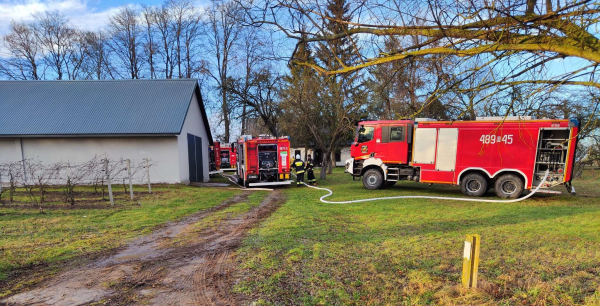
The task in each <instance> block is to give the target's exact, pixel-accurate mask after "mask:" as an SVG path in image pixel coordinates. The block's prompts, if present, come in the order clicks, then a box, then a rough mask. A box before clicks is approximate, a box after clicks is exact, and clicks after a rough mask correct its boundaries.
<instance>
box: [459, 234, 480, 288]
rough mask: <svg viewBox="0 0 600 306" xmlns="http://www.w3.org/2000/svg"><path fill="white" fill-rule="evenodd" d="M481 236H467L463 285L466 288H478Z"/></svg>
mask: <svg viewBox="0 0 600 306" xmlns="http://www.w3.org/2000/svg"><path fill="white" fill-rule="evenodd" d="M480 244H481V237H480V236H479V235H467V237H466V238H465V249H464V252H463V270H462V285H463V287H465V288H477V270H478V269H479V245H480Z"/></svg>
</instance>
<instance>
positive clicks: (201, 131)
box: [177, 93, 209, 183]
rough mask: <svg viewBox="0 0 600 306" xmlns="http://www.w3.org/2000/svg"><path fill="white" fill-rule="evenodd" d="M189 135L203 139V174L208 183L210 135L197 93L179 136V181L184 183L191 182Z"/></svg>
mask: <svg viewBox="0 0 600 306" xmlns="http://www.w3.org/2000/svg"><path fill="white" fill-rule="evenodd" d="M187 134H192V135H195V136H198V137H200V138H202V163H203V166H202V167H203V170H202V172H203V175H204V181H205V182H208V180H209V176H208V164H209V155H208V145H209V139H208V133H207V131H206V129H205V126H204V120H203V118H202V113H201V112H200V106H198V97H196V94H195V93H194V96H193V97H192V101H191V103H190V108H189V109H188V113H187V116H186V118H185V121H184V123H183V129H182V130H181V134H180V135H179V136H177V143H178V146H179V150H178V151H179V180H180V181H181V182H183V183H189V182H190V168H189V167H190V166H189V159H188V143H187Z"/></svg>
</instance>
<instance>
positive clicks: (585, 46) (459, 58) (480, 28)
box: [246, 0, 600, 113]
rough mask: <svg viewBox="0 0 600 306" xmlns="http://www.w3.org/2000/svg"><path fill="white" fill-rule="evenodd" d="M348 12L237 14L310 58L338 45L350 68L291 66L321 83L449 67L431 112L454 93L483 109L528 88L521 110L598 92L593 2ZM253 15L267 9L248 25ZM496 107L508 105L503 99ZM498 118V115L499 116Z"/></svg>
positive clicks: (431, 1) (358, 4)
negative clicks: (550, 98) (562, 90)
mask: <svg viewBox="0 0 600 306" xmlns="http://www.w3.org/2000/svg"><path fill="white" fill-rule="evenodd" d="M257 3H258V2H257ZM349 4H350V8H349V9H350V11H353V12H357V13H358V14H357V15H355V18H353V19H351V20H345V19H343V18H339V17H337V16H331V15H328V14H327V9H326V6H327V4H324V3H316V2H302V1H297V0H274V1H266V3H263V2H260V6H258V5H254V6H252V5H249V6H247V10H246V11H247V12H248V16H249V17H250V18H249V19H250V21H249V22H250V23H251V24H253V25H267V26H268V27H277V28H278V29H279V30H281V31H282V33H284V35H287V37H290V38H293V39H295V40H296V41H297V42H298V43H306V44H308V45H309V46H315V48H323V47H328V46H330V45H331V43H332V42H335V41H337V40H339V39H342V38H344V39H347V40H348V41H349V43H350V45H351V49H352V52H353V53H354V54H355V55H356V56H355V57H354V58H353V59H352V60H351V61H345V60H344V59H343V58H342V57H341V56H342V55H341V54H337V61H338V62H339V63H340V64H339V65H337V66H335V65H329V66H328V65H326V63H322V62H303V61H300V60H295V61H294V63H296V64H298V65H303V66H306V67H310V68H313V69H315V70H316V71H318V72H319V73H321V74H325V75H342V74H345V73H349V72H353V71H359V70H361V69H364V68H368V67H375V66H378V65H382V64H385V63H391V62H397V61H403V60H407V59H412V60H417V61H428V60H431V59H432V58H433V57H452V58H453V61H454V62H455V67H454V68H453V69H452V70H446V73H448V74H449V77H448V78H446V79H445V80H444V81H443V82H442V83H441V84H439V86H437V89H436V91H435V92H432V93H431V94H430V95H429V98H428V99H427V103H437V102H439V101H440V96H444V95H446V94H447V93H449V92H453V94H455V93H456V92H457V89H458V90H459V92H460V93H465V92H466V91H476V92H480V91H488V92H487V93H486V94H485V97H483V99H480V100H479V101H478V103H485V101H493V100H495V99H496V98H497V97H498V94H502V92H509V91H511V90H512V88H513V87H514V86H516V85H520V84H533V85H537V86H532V87H529V88H528V92H526V93H525V94H524V95H523V97H524V99H521V100H520V101H521V102H524V101H527V100H528V98H529V97H532V96H533V95H535V94H543V93H544V92H548V91H553V90H556V89H557V88H559V87H561V86H565V85H568V86H573V85H576V86H587V87H594V88H600V82H599V81H598V78H597V75H596V69H597V67H598V65H599V64H600V40H599V38H598V36H597V35H595V34H594V30H593V28H594V27H595V25H597V24H598V20H600V11H599V10H598V7H597V3H595V2H593V1H589V0H581V1H574V2H568V1H566V2H565V1H556V2H554V3H553V2H552V1H542V0H521V1H495V2H489V1H460V0H448V1H438V0H427V1H418V0H391V1H388V2H378V1H352V2H349ZM259 8H269V9H268V10H264V9H263V14H262V15H259V16H258V17H253V16H252V14H255V13H256V12H258V11H260V10H259ZM255 15H256V14H255ZM327 23H336V24H338V25H339V26H344V27H346V28H347V30H345V31H341V32H331V31H328V29H327V27H325V26H324V25H325V24H327ZM384 37H393V38H395V39H398V40H400V41H401V44H400V45H399V46H398V47H397V48H395V49H393V50H385V48H384V43H385V39H382V38H384ZM413 37H417V38H418V39H416V40H415V39H411V38H413ZM361 46H369V47H368V48H361ZM565 58H576V59H578V61H579V62H580V63H581V65H569V66H568V67H565V68H566V69H565V72H564V73H562V72H560V73H557V72H555V71H551V70H549V69H548V67H550V66H552V65H553V64H560V63H562V62H563V61H564V59H565ZM474 62H476V64H475V65H473V63H474ZM481 69H486V70H487V71H490V72H493V74H490V75H487V76H486V77H483V78H481V77H478V78H477V79H478V80H480V81H481V82H478V83H476V84H472V85H471V86H468V88H467V86H462V87H459V84H463V85H464V84H465V83H463V81H466V80H473V79H472V78H471V76H472V75H473V74H475V73H477V72H478V71H480V70H481ZM506 97H507V98H508V99H510V95H507V96H506ZM496 101H499V100H497V99H496ZM514 103H519V101H509V104H508V106H512V105H513V104H514ZM463 111H467V110H463ZM504 111H505V113H508V109H507V107H505V109H504Z"/></svg>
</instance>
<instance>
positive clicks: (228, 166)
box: [220, 144, 237, 171]
mask: <svg viewBox="0 0 600 306" xmlns="http://www.w3.org/2000/svg"><path fill="white" fill-rule="evenodd" d="M220 156H221V170H225V171H228V170H229V171H232V170H235V167H236V164H237V160H236V158H237V155H236V153H235V144H230V145H223V146H221V152H220Z"/></svg>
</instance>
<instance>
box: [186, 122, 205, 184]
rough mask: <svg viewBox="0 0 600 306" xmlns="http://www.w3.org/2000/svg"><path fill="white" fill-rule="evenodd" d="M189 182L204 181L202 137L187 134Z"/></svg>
mask: <svg viewBox="0 0 600 306" xmlns="http://www.w3.org/2000/svg"><path fill="white" fill-rule="evenodd" d="M187 142H188V159H189V164H190V183H194V182H202V181H204V173H203V170H204V167H203V163H202V138H200V137H198V136H194V135H192V134H187Z"/></svg>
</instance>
